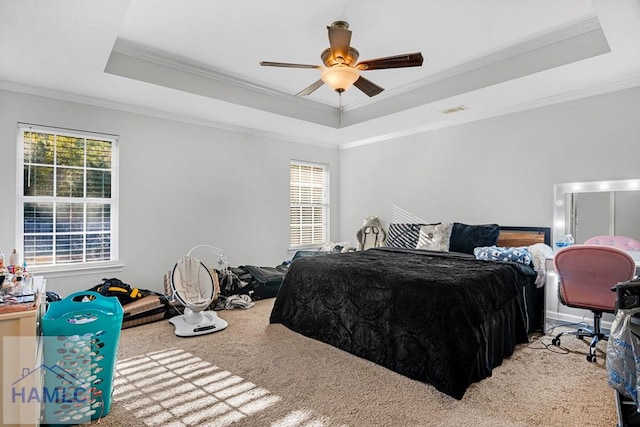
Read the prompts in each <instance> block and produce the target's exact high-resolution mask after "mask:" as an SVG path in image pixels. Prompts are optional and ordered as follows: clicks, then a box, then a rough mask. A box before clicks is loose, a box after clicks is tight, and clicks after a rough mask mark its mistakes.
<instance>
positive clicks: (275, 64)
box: [260, 61, 323, 69]
mask: <svg viewBox="0 0 640 427" xmlns="http://www.w3.org/2000/svg"><path fill="white" fill-rule="evenodd" d="M260 65H262V66H263V67H286V68H318V69H320V68H323V67H321V66H320V65H308V64H290V63H288V62H271V61H262V62H260Z"/></svg>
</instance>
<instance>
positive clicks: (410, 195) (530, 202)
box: [340, 88, 640, 321]
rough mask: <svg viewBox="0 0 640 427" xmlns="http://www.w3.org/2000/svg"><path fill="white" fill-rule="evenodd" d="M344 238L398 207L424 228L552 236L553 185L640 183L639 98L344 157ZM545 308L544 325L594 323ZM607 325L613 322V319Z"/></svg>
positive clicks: (580, 313)
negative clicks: (452, 224) (485, 228)
mask: <svg viewBox="0 0 640 427" xmlns="http://www.w3.org/2000/svg"><path fill="white" fill-rule="evenodd" d="M340 170H341V173H340V177H341V187H340V230H341V234H340V238H341V239H342V240H348V239H350V238H352V236H353V234H354V232H355V230H357V229H358V228H360V227H361V225H362V219H363V217H365V216H369V215H377V216H379V217H380V218H381V219H382V222H383V225H385V226H388V224H389V222H390V221H391V220H392V212H393V211H392V208H393V206H394V205H395V206H397V207H399V208H401V209H402V210H405V211H408V212H409V213H412V214H413V215H416V216H418V217H420V218H422V219H423V220H425V221H428V222H437V221H442V222H448V221H457V222H465V223H468V224H478V223H487V222H491V223H493V222H495V223H498V224H501V225H513V226H545V227H551V226H552V221H553V211H554V206H553V184H555V183H563V182H575V181H597V180H608V179H611V180H613V179H629V178H640V88H634V89H629V90H624V91H620V92H614V93H609V94H605V95H600V96H595V97H590V98H585V99H581V100H577V101H572V102H566V103H563V104H557V105H553V106H548V107H544V108H539V109H535V110H530V111H524V112H519V113H514V114H510V115H506V116H502V117H497V118H492V119H488V120H483V121H479V122H475V123H469V124H465V125H461V126H457V127H452V128H446V129H441V130H436V131H432V132H427V133H424V134H420V135H414V136H410V137H406V138H401V139H396V140H392V141H386V142H383V143H378V144H373V145H367V146H362V147H355V148H351V149H346V150H342V151H341V152H340ZM556 289H557V288H556V287H554V286H550V287H549V289H548V291H549V292H550V294H549V295H548V298H547V307H546V308H547V316H548V320H549V318H550V320H551V321H554V320H562V321H580V320H582V319H583V317H584V318H585V319H587V320H588V319H591V318H592V316H591V315H590V313H588V312H585V311H584V310H576V309H569V308H567V307H564V306H562V305H561V304H559V303H558V302H557V296H556V295H557V293H556ZM607 319H608V318H607Z"/></svg>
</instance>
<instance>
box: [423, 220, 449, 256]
mask: <svg viewBox="0 0 640 427" xmlns="http://www.w3.org/2000/svg"><path fill="white" fill-rule="evenodd" d="M452 228H453V224H449V223H442V224H436V225H423V226H422V227H420V236H419V237H418V245H417V246H416V249H427V250H430V251H439V252H448V251H449V240H450V239H451V229H452Z"/></svg>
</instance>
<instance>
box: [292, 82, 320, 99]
mask: <svg viewBox="0 0 640 427" xmlns="http://www.w3.org/2000/svg"><path fill="white" fill-rule="evenodd" d="M323 84H324V82H323V81H322V79H319V80H318V81H316V82H313V83H311V84H310V85H309V86H307V87H306V88H304V89H302V90H301V91H300V92H298V93H296V96H307V95H309V94H311V93H312V92H313V91H314V90H316V89H318V88H319V87H320V86H322V85H323Z"/></svg>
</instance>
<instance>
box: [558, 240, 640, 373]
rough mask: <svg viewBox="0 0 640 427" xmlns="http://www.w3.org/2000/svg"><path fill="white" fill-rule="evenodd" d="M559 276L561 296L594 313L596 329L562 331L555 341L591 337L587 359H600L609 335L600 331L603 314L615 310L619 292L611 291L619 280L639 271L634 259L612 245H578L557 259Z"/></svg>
mask: <svg viewBox="0 0 640 427" xmlns="http://www.w3.org/2000/svg"><path fill="white" fill-rule="evenodd" d="M553 264H554V265H555V269H556V272H557V273H558V276H559V283H558V297H559V299H560V302H562V304H564V305H566V306H567V307H574V308H582V309H587V310H591V312H593V329H589V328H581V329H578V330H577V331H566V332H562V333H560V334H558V335H556V337H555V338H554V339H553V340H552V344H553V345H557V346H559V345H560V337H561V336H563V335H576V336H577V337H578V338H580V339H584V338H585V337H589V338H591V344H590V345H589V354H588V355H587V360H588V361H590V362H595V361H596V346H597V345H598V341H600V340H607V339H608V336H607V335H605V334H604V333H602V332H601V331H600V319H601V318H602V313H614V312H615V309H616V293H615V292H613V291H612V290H611V288H613V287H614V286H615V285H616V284H618V283H619V282H625V281H627V280H631V279H632V278H633V277H634V275H635V271H636V264H635V261H634V259H633V258H632V257H631V255H629V254H628V253H627V252H625V251H624V250H622V249H619V248H617V247H614V246H608V245H592V244H590V245H588V244H584V245H574V246H569V247H567V248H564V249H561V250H560V251H558V253H556V255H555V257H554V258H553Z"/></svg>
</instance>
